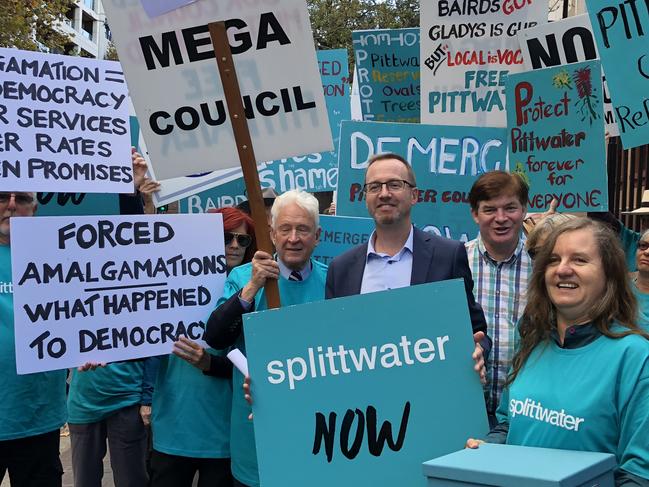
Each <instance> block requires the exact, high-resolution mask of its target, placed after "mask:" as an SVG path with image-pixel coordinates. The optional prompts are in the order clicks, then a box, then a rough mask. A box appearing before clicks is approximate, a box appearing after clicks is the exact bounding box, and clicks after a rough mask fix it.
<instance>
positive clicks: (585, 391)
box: [498, 329, 649, 479]
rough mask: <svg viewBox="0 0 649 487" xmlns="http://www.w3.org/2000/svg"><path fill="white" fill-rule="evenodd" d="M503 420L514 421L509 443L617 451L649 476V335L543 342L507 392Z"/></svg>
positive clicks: (630, 468)
mask: <svg viewBox="0 0 649 487" xmlns="http://www.w3.org/2000/svg"><path fill="white" fill-rule="evenodd" d="M616 331H618V329H616ZM498 420H499V422H502V421H508V422H509V432H508V434H507V443H508V444H512V445H523V446H536V447H544V448H560V449H566V450H581V451H593V452H602V453H612V454H614V455H615V456H616V457H617V461H618V466H619V468H621V469H622V470H625V471H626V472H629V473H632V474H635V475H638V476H640V477H643V478H646V479H649V462H647V459H648V458H649V442H648V441H647V438H649V340H646V339H645V338H644V337H641V336H639V335H631V336H627V337H624V338H618V339H614V338H608V337H606V336H601V337H599V338H598V339H596V340H595V341H594V342H592V343H590V344H588V345H586V346H584V347H581V348H575V349H562V348H560V347H559V346H558V345H557V344H556V343H555V342H554V341H551V342H548V341H546V342H543V343H541V344H539V345H538V346H537V347H536V348H535V349H534V350H533V351H532V353H531V354H530V357H529V358H528V359H527V362H526V364H525V366H524V367H523V369H522V370H521V371H520V373H519V374H518V376H517V377H516V380H515V381H514V383H513V384H511V386H510V388H509V390H508V391H505V394H503V398H502V400H501V403H500V407H499V409H498Z"/></svg>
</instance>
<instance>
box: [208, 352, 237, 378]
mask: <svg viewBox="0 0 649 487" xmlns="http://www.w3.org/2000/svg"><path fill="white" fill-rule="evenodd" d="M208 355H209V356H210V367H209V368H208V369H207V370H204V371H203V374H205V375H209V376H212V377H219V378H221V379H232V362H230V360H229V359H228V358H227V357H222V356H220V355H212V354H211V353H208Z"/></svg>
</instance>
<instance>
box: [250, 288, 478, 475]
mask: <svg viewBox="0 0 649 487" xmlns="http://www.w3.org/2000/svg"><path fill="white" fill-rule="evenodd" d="M407 303H413V304H415V303H426V307H425V308H421V307H418V306H411V307H407V306H404V305H405V304H407ZM430 310H435V312H434V314H433V315H431V313H430ZM244 331H245V339H246V350H247V353H248V365H249V370H250V374H251V377H252V393H253V397H254V401H253V412H254V428H255V437H256V442H257V445H256V446H257V456H258V462H259V473H260V481H261V485H263V486H264V487H280V486H281V487H284V486H287V485H309V486H311V487H325V486H326V487H330V486H331V485H345V486H347V485H359V486H360V485H372V486H376V487H384V486H385V487H388V486H389V487H394V486H397V485H404V486H410V487H412V486H420V487H424V486H425V485H426V480H425V478H424V476H423V475H422V471H421V464H422V462H424V461H426V460H429V459H430V458H435V457H437V456H441V455H444V454H447V453H451V452H453V451H456V450H459V449H461V448H462V447H463V446H464V443H465V441H466V439H467V438H469V437H474V438H479V437H481V436H483V435H484V434H485V433H486V431H487V429H488V425H487V418H486V412H485V407H484V398H483V394H482V386H481V385H480V381H479V378H478V376H477V374H476V373H475V372H474V370H473V360H472V359H471V353H472V351H473V348H474V345H473V338H472V335H471V333H472V331H471V322H470V319H469V314H468V309H467V304H466V295H465V291H464V283H463V282H462V281H461V280H459V279H456V280H452V281H445V282H439V283H432V284H424V285H421V286H412V287H407V288H401V289H395V290H391V291H385V292H378V293H371V294H365V295H359V296H352V297H347V298H340V299H334V300H329V301H320V302H316V303H311V304H308V305H299V306H291V307H288V308H282V309H276V310H271V311H263V312H259V313H250V314H246V315H244ZM278 441H279V443H278ZM280 445H281V447H279V448H278V446H280Z"/></svg>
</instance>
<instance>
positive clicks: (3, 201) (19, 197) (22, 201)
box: [0, 193, 34, 208]
mask: <svg viewBox="0 0 649 487" xmlns="http://www.w3.org/2000/svg"><path fill="white" fill-rule="evenodd" d="M12 196H13V197H14V201H15V203H16V206H20V207H23V208H24V207H27V206H31V205H32V204H34V197H33V196H32V195H30V194H21V193H0V205H7V204H9V200H10V199H11V197H12Z"/></svg>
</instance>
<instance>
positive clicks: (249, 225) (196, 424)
mask: <svg viewBox="0 0 649 487" xmlns="http://www.w3.org/2000/svg"><path fill="white" fill-rule="evenodd" d="M213 212H216V213H221V214H222V215H223V228H224V231H225V258H226V266H227V272H228V273H230V271H231V270H232V269H233V268H234V267H236V266H238V265H240V264H242V263H245V262H249V261H250V259H251V257H252V255H253V253H254V251H255V244H254V224H253V221H252V219H251V218H250V217H249V216H248V215H246V214H245V213H243V212H242V211H240V210H237V209H235V208H221V209H218V210H215V211H213ZM210 376H211V377H210ZM231 405H232V364H231V363H230V362H229V361H228V360H227V359H226V358H225V357H224V356H223V354H222V352H217V351H216V350H213V349H209V351H206V350H204V349H203V348H202V347H201V346H200V345H199V344H197V343H195V342H193V341H191V340H189V339H187V338H185V337H183V338H181V340H180V341H179V342H177V343H176V345H175V347H174V355H168V356H165V357H162V359H161V363H160V369H159V370H158V380H157V382H156V386H155V391H154V393H153V407H152V417H153V452H152V455H151V484H150V486H151V487H191V485H192V481H193V479H194V476H195V475H196V473H198V487H230V486H231V485H232V474H231V471H230V411H231Z"/></svg>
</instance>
